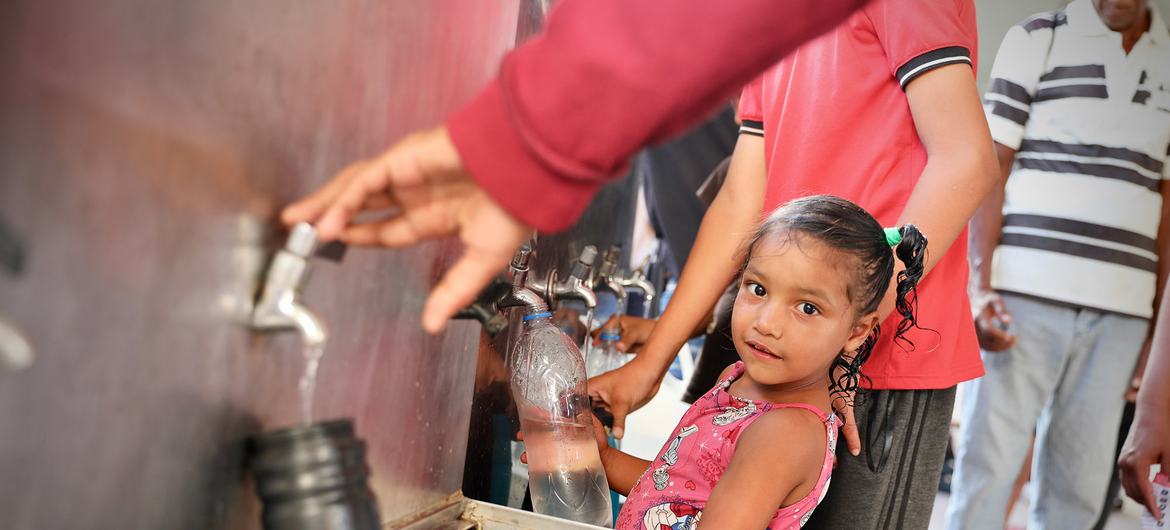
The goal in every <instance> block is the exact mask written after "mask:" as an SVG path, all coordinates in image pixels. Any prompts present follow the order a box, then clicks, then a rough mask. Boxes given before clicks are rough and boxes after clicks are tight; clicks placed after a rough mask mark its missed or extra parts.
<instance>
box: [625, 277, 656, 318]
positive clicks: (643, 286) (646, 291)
mask: <svg viewBox="0 0 1170 530" xmlns="http://www.w3.org/2000/svg"><path fill="white" fill-rule="evenodd" d="M618 283H620V284H622V286H623V287H625V288H626V289H627V290H629V289H633V290H635V291H642V299H643V300H644V301H645V303H644V304H642V307H644V308H645V310H647V311H648V310H649V309H650V304H651V303H653V302H654V297H655V296H657V295H658V292H657V291H656V290H655V289H654V284H653V283H650V280H649V279H647V278H646V273H645V272H643V271H642V269H638V270H636V271H634V272H632V273H630V276H629V277H626V278H620V279H618Z"/></svg>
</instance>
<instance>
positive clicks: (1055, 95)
mask: <svg viewBox="0 0 1170 530" xmlns="http://www.w3.org/2000/svg"><path fill="white" fill-rule="evenodd" d="M1108 97H1109V91H1108V90H1106V89H1105V85H1065V86H1057V87H1050V88H1041V89H1040V90H1037V91H1036V97H1035V98H1032V101H1034V102H1037V103H1039V102H1041V101H1051V100H1054V99H1064V98H1095V99H1106V98H1108Z"/></svg>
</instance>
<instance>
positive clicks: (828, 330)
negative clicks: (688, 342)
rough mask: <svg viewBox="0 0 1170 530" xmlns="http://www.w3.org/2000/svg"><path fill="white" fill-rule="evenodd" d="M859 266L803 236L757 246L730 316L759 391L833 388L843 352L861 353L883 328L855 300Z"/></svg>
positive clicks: (772, 239) (784, 237)
mask: <svg viewBox="0 0 1170 530" xmlns="http://www.w3.org/2000/svg"><path fill="white" fill-rule="evenodd" d="M856 267H857V263H856V259H855V258H853V257H851V256H849V255H847V254H843V253H841V252H838V251H836V250H833V249H832V248H830V247H829V246H827V245H825V244H824V243H821V242H820V241H818V240H816V239H814V238H812V237H808V236H804V235H800V234H792V235H791V236H787V235H779V236H777V235H771V236H767V237H765V238H764V239H762V240H761V241H759V242H758V243H757V244H756V247H755V249H753V252H752V257H751V260H749V261H748V264H747V267H746V269H745V271H744V274H743V280H742V281H741V282H740V286H739V293H738V295H737V296H736V299H735V306H734V309H733V312H732V316H731V334H732V339H733V340H734V342H735V349H736V350H737V351H738V352H739V356H740V358H741V359H743V362H744V367H745V369H746V370H747V372H748V375H749V376H750V377H751V378H752V380H754V381H755V382H757V383H759V384H761V385H768V386H773V385H785V386H787V385H789V384H792V385H793V386H794V387H800V386H803V385H805V384H807V383H812V382H815V381H816V380H817V379H818V378H823V379H825V380H826V381H827V380H828V375H829V366H830V365H831V364H832V362H833V359H834V358H836V357H837V355H839V354H840V353H841V352H842V351H853V350H856V349H857V348H858V347H859V346H860V345H861V343H862V342H864V341H865V338H866V337H867V336H868V335H869V333H870V331H871V330H872V329H873V327H874V325H876V323H877V314H876V312H874V313H870V314H868V315H862V316H861V317H860V318H859V316H858V315H857V309H856V307H855V305H854V303H853V301H852V300H850V297H849V285H850V283H851V282H852V281H854V278H855V277H856V271H855V269H856Z"/></svg>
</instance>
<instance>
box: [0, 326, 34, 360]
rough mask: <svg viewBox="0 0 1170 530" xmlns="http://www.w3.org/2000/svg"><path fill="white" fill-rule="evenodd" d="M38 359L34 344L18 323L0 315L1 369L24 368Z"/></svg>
mask: <svg viewBox="0 0 1170 530" xmlns="http://www.w3.org/2000/svg"><path fill="white" fill-rule="evenodd" d="M35 359H36V353H35V352H34V351H33V347H32V344H31V343H30V342H29V340H28V337H26V336H24V334H23V333H21V332H20V330H19V329H17V328H16V324H13V323H12V322H10V321H9V320H7V319H5V318H3V317H0V369H3V370H14V371H15V370H23V369H25V368H28V367H29V365H31V364H32V363H33V360H35Z"/></svg>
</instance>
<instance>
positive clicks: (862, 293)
mask: <svg viewBox="0 0 1170 530" xmlns="http://www.w3.org/2000/svg"><path fill="white" fill-rule="evenodd" d="M898 230H899V232H900V234H901V236H902V241H901V242H900V243H898V245H897V246H895V247H894V249H893V250H892V251H891V249H890V244H889V243H887V241H886V234H885V230H884V229H883V228H882V225H881V224H880V223H878V222H877V220H876V219H874V218H873V216H872V215H870V214H869V212H867V211H865V209H863V208H861V207H860V206H858V205H856V204H853V203H852V202H849V201H847V200H845V199H842V198H840V197H834V196H831V195H814V196H811V197H803V198H800V199H796V200H793V201H791V202H788V203H787V204H785V205H783V206H781V207H780V208H777V209H776V210H775V211H774V212H772V214H771V215H769V216H768V218H767V219H766V220H764V222H763V223H761V224H760V227H759V228H758V229H757V230H756V233H755V235H754V236H753V237H752V239H751V241H750V242H749V243H748V247H747V253H746V256H745V258H746V259H745V260H744V265H745V267H746V264H747V261H748V260H750V259H751V257H752V253H753V252H754V251H755V249H756V246H757V245H758V244H759V243H760V241H762V240H763V239H765V238H767V237H770V236H776V235H787V236H789V237H791V236H793V235H801V236H808V237H811V238H813V239H816V240H817V241H820V242H821V243H824V244H825V245H827V246H829V247H830V248H833V249H835V250H837V251H839V252H843V253H845V254H848V255H850V256H853V257H854V258H856V259H857V265H858V268H857V276H856V279H855V281H853V282H851V283H850V285H849V290H848V295H849V297H850V300H852V301H853V302H854V304H855V306H856V307H857V314H858V315H864V314H866V313H870V312H872V311H875V310H877V308H878V305H880V304H881V301H882V298H884V297H885V296H886V290H887V289H888V288H889V285H890V278H891V277H892V276H893V275H894V255H895V254H896V255H897V257H898V259H899V260H901V261H902V263H903V264H904V265H905V267H906V268H905V270H903V271H901V272H899V273H898V283H897V299H896V303H895V309H896V310H897V311H898V314H899V315H902V320H901V321H900V322H899V323H898V329H897V331H896V332H895V333H894V340H895V341H898V342H900V343H902V344H904V345H906V346H908V347H909V348H913V346H914V343H913V342H911V341H910V339H907V338H906V337H905V334H906V332H908V331H909V330H910V328H913V327H915V326H917V324H918V315H917V312H918V310H917V305H918V304H917V301H918V281H919V280H921V279H922V274H923V272H924V264H925V262H926V236H924V235H922V232H919V231H918V228H917V227H915V226H914V225H912V224H906V225H903V226H901V227H900V228H899V229H898ZM878 331H879V330H878V327H877V326H875V327H874V330H873V333H870V335H869V337H866V339H865V342H863V343H862V344H861V346H860V347H859V348H857V351H856V353H854V354H853V355H849V354H848V352H844V351H843V352H841V354H840V355H838V356H837V358H836V359H834V361H833V364H832V366H830V367H829V381H830V385H829V391H830V392H831V393H833V394H834V395H836V396H841V395H844V394H846V393H848V392H852V391H856V390H858V389H860V388H861V381H862V379H866V377H865V375H864V374H862V373H861V366H862V365H863V364H865V361H866V360H867V359H869V355H870V353H872V351H873V347H874V344H875V343H876V342H877V338H878Z"/></svg>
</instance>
